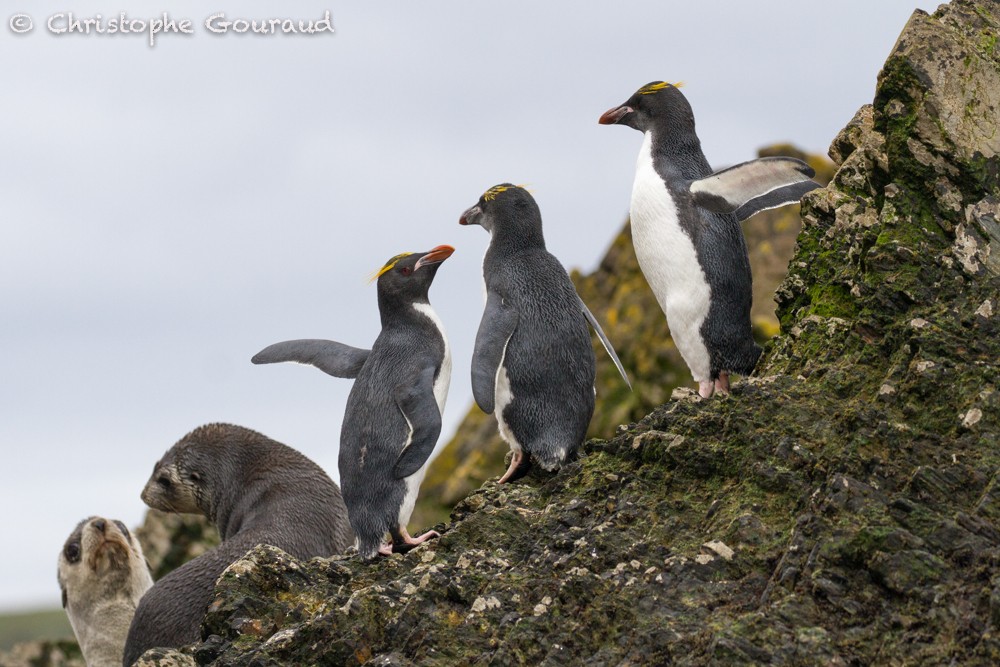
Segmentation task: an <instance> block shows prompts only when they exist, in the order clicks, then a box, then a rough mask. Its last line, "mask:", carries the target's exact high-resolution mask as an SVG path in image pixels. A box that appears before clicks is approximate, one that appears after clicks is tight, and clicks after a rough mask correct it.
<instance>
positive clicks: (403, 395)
mask: <svg viewBox="0 0 1000 667" xmlns="http://www.w3.org/2000/svg"><path fill="white" fill-rule="evenodd" d="M434 370H435V369H434V367H433V366H428V367H426V368H425V369H424V370H423V371H421V372H420V374H419V375H417V377H416V378H415V380H414V382H413V383H412V384H408V385H401V386H399V387H396V390H395V391H394V392H393V397H394V398H395V399H396V405H398V406H399V409H400V411H401V412H402V413H403V417H404V418H405V419H406V422H407V423H408V424H409V425H410V429H411V431H410V442H409V444H407V445H406V447H404V448H403V451H401V452H400V453H399V456H398V457H397V458H396V464H395V465H394V466H393V467H392V474H393V475H394V476H395V477H396V479H403V478H404V477H409V476H410V475H412V474H413V473H415V472H417V471H418V470H420V468H421V467H423V465H424V463H426V462H427V459H428V458H430V455H431V452H433V451H434V445H435V444H437V439H438V436H439V435H441V411H440V410H439V408H438V404H437V400H435V398H434Z"/></svg>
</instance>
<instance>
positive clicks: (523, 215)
mask: <svg viewBox="0 0 1000 667" xmlns="http://www.w3.org/2000/svg"><path fill="white" fill-rule="evenodd" d="M458 224H460V225H479V226H481V227H482V228H483V229H485V230H486V231H488V232H489V233H490V234H491V235H492V236H493V239H494V241H496V240H497V238H498V236H499V237H505V238H510V239H516V240H517V241H518V242H519V244H523V245H534V244H541V245H542V246H543V247H544V245H545V240H544V238H543V237H542V213H541V211H539V210H538V204H536V203H535V198H534V197H532V196H531V193H529V192H528V191H527V190H525V189H524V188H523V187H521V186H520V185H511V184H510V183H501V184H500V185H494V186H493V187H492V188H490V189H489V190H487V191H486V192H484V193H483V195H482V196H481V197H480V198H479V201H478V202H477V203H476V205H475V206H473V207H472V208H469V209H467V210H466V211H465V212H464V213H463V214H462V217H461V218H459V219H458Z"/></svg>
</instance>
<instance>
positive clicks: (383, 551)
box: [378, 544, 392, 556]
mask: <svg viewBox="0 0 1000 667" xmlns="http://www.w3.org/2000/svg"><path fill="white" fill-rule="evenodd" d="M378 552H379V554H380V555H382V556H391V555H392V544H383V545H382V546H380V547H379V548H378Z"/></svg>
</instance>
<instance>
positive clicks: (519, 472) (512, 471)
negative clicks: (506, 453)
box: [497, 450, 531, 484]
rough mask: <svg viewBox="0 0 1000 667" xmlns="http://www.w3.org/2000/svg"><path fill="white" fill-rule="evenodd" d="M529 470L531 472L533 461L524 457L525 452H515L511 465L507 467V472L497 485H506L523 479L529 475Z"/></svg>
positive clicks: (513, 452)
mask: <svg viewBox="0 0 1000 667" xmlns="http://www.w3.org/2000/svg"><path fill="white" fill-rule="evenodd" d="M529 470H531V460H530V459H529V458H528V457H527V456H525V455H524V452H523V451H520V450H514V451H512V456H511V458H510V465H509V466H507V472H505V473H504V474H503V477H501V478H500V481H498V482H497V484H506V483H507V482H513V481H515V480H518V479H521V478H522V477H524V476H525V475H527V474H528V471H529Z"/></svg>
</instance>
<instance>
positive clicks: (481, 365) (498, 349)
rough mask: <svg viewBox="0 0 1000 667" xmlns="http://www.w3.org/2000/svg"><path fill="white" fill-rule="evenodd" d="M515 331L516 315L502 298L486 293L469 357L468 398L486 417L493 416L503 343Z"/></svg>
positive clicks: (505, 343) (505, 346)
mask: <svg viewBox="0 0 1000 667" xmlns="http://www.w3.org/2000/svg"><path fill="white" fill-rule="evenodd" d="M516 328H517V311H516V310H514V309H513V308H511V307H510V305H509V304H505V303H504V300H503V297H502V296H500V295H499V294H497V293H496V292H490V293H489V294H488V296H487V297H486V309H485V310H484V311H483V319H482V321H480V323H479V332H478V333H477V334H476V349H475V351H474V352H473V353H472V395H473V397H474V398H475V399H476V403H477V404H478V405H479V407H480V408H481V409H482V411H483V412H485V413H486V414H488V415H489V414H493V410H494V409H495V407H496V405H495V402H496V396H494V392H495V390H496V382H497V369H498V368H499V367H500V362H501V361H503V355H504V351H505V350H506V349H507V341H508V340H510V337H511V336H512V335H514V329H516Z"/></svg>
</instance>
